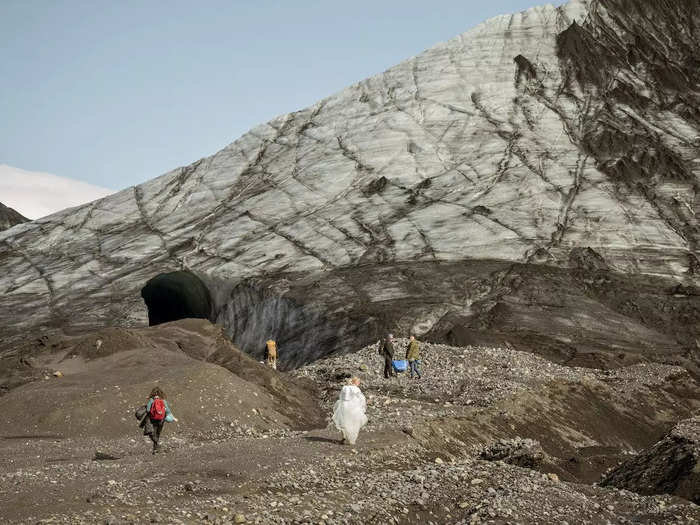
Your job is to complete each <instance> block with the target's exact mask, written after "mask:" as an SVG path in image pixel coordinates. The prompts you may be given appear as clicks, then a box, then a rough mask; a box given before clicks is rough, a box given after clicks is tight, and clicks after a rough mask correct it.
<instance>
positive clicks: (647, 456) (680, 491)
mask: <svg viewBox="0 0 700 525" xmlns="http://www.w3.org/2000/svg"><path fill="white" fill-rule="evenodd" d="M698 460H700V417H697V416H696V417H694V418H692V419H688V420H685V421H681V422H680V423H679V424H678V425H676V426H675V427H673V429H672V430H671V432H669V433H668V435H666V436H664V438H663V439H662V440H660V441H659V442H658V443H655V444H654V446H652V447H649V448H648V449H647V450H644V451H642V452H641V453H640V454H639V455H637V456H635V457H634V458H631V459H629V460H627V461H625V462H623V463H622V464H621V465H619V466H618V467H616V468H615V469H614V470H613V471H612V472H609V473H608V474H606V476H605V478H604V479H603V481H602V482H601V485H603V486H614V487H618V488H624V489H628V490H632V491H634V492H637V493H639V494H676V495H678V496H681V497H683V498H685V499H687V500H689V501H692V502H693V503H696V504H700V468H698Z"/></svg>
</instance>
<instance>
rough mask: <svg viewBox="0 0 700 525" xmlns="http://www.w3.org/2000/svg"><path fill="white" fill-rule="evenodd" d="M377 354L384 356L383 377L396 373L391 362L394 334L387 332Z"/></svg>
mask: <svg viewBox="0 0 700 525" xmlns="http://www.w3.org/2000/svg"><path fill="white" fill-rule="evenodd" d="M379 355H381V356H384V377H385V378H387V379H388V378H390V377H392V376H395V375H396V372H394V365H393V363H392V362H391V361H392V360H393V359H394V336H393V335H391V334H389V335H388V336H387V338H386V339H385V340H384V342H383V343H381V346H380V347H379Z"/></svg>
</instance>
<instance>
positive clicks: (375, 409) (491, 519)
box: [0, 320, 700, 525]
mask: <svg viewBox="0 0 700 525" xmlns="http://www.w3.org/2000/svg"><path fill="white" fill-rule="evenodd" d="M221 333H222V332H221V328H219V327H216V326H213V325H210V324H209V323H208V322H207V321H203V320H187V321H178V322H176V323H170V324H167V325H161V326H159V327H153V328H148V329H142V330H140V331H138V332H136V331H135V333H130V332H129V331H124V332H120V338H119V341H120V343H121V344H122V345H124V346H125V347H126V348H123V349H121V350H119V349H115V348H114V345H113V344H112V343H113V341H110V339H109V332H106V333H105V332H100V333H99V337H100V338H101V339H100V340H101V341H103V343H102V345H101V346H105V347H106V348H112V349H113V350H115V351H114V353H111V354H109V355H105V356H103V357H94V358H93V359H92V361H91V363H92V365H93V366H94V367H95V369H94V370H93V371H92V372H93V373H94V372H96V371H97V370H99V369H101V368H102V367H105V368H104V369H105V370H106V369H107V368H106V367H107V366H108V364H109V363H110V362H111V361H112V360H114V359H115V358H117V357H118V356H120V355H123V356H129V355H132V354H133V353H134V351H136V352H137V353H138V352H143V349H142V346H143V345H144V344H150V345H153V346H152V348H153V347H155V348H156V349H158V350H160V351H162V352H164V354H163V355H164V356H165V357H164V359H167V361H164V362H163V366H164V367H165V368H170V367H174V365H175V364H176V363H179V359H182V357H181V356H178V354H177V353H175V352H174V351H172V349H171V350H166V349H165V348H163V346H162V345H166V344H170V345H171V346H175V347H179V346H182V347H183V348H184V349H185V350H184V351H186V352H188V353H189V354H190V355H195V352H194V350H193V349H194V348H195V347H194V346H193V345H194V342H195V341H196V342H197V344H198V345H200V350H201V351H200V352H199V358H198V359H197V360H195V361H198V360H199V359H203V358H205V356H206V355H207V354H209V353H210V352H211V351H212V347H214V346H215V345H216V344H217V341H219V336H220V335H221ZM166 334H167V335H168V338H167V339H166V338H165V337H164V335H166ZM176 334H179V335H176ZM126 335H130V336H131V338H129V337H126ZM137 336H138V337H137ZM129 340H131V341H132V342H131V343H128V342H127V341H129ZM172 340H174V341H175V342H172ZM168 341H170V342H169V343H168ZM188 341H189V343H190V346H188V345H187V342H188ZM178 343H179V344H178ZM405 343H406V340H403V339H399V340H398V341H397V346H398V348H399V353H400V352H401V351H402V349H403V347H404V345H405ZM47 344H48V345H49V347H51V345H52V344H53V345H56V346H57V347H61V348H62V350H61V352H64V353H65V355H64V357H65V356H70V355H75V352H76V349H80V348H83V349H84V348H85V344H86V339H85V338H78V339H76V340H68V341H63V343H59V342H53V343H52V342H50V341H49V342H47ZM129 344H133V345H135V346H136V347H135V348H129ZM229 345H230V344H229ZM91 351H92V350H91ZM219 351H221V349H219ZM45 352H49V353H50V352H51V351H49V350H46V351H45ZM53 352H54V354H52V355H54V357H55V352H56V350H55V349H54V350H53ZM227 352H230V355H231V356H235V359H240V360H246V361H245V362H246V363H247V365H246V366H245V367H239V372H240V373H241V374H243V375H245V376H246V381H247V383H246V385H247V386H243V384H242V383H239V382H238V381H241V379H240V377H239V376H237V375H236V373H235V372H234V371H232V370H230V368H231V366H230V365H229V368H224V367H223V366H222V365H217V364H211V366H212V367H213V368H212V370H211V371H209V373H208V375H206V376H201V378H200V379H198V381H202V383H200V384H199V388H200V391H199V392H197V391H195V390H192V389H191V387H185V385H186V383H187V381H188V375H187V374H189V373H190V372H189V369H177V370H178V373H182V374H183V375H182V377H180V378H179V379H178V378H172V379H171V380H170V381H171V382H170V383H169V384H168V386H167V389H166V392H168V391H169V392H170V393H171V395H170V396H169V398H170V400H171V401H170V402H171V406H172V409H173V412H174V413H175V414H176V415H177V416H178V417H179V419H180V422H179V423H173V424H169V425H167V426H166V429H165V431H164V438H163V439H164V441H163V446H164V451H163V452H162V453H159V454H157V455H155V456H154V455H151V453H150V446H149V444H148V442H147V438H145V437H143V436H141V435H140V433H139V429H138V428H137V422H136V420H135V419H134V418H133V416H131V415H129V414H127V411H126V410H125V411H124V414H125V416H128V417H125V418H124V420H123V421H122V418H121V416H120V412H119V406H120V404H121V402H122V399H121V396H119V395H111V396H109V398H108V399H107V400H103V403H104V404H103V405H102V404H101V405H100V407H101V408H100V410H104V411H105V412H106V413H108V414H111V415H108V416H107V417H106V418H105V420H107V419H114V418H116V419H117V420H118V421H119V423H118V424H116V425H113V426H112V427H110V428H111V430H110V433H109V435H105V434H104V433H100V432H99V429H96V428H95V427H93V426H90V425H88V426H87V427H86V431H85V433H84V434H83V435H81V434H80V433H74V432H73V431H72V428H73V427H72V425H71V424H70V423H69V420H70V419H71V418H75V417H79V415H80V413H81V412H80V410H79V409H78V408H75V409H74V410H72V409H71V408H70V407H71V406H77V405H78V404H79V400H80V399H82V398H84V397H86V396H89V395H90V391H91V390H90V389H92V388H93V385H88V384H84V383H81V382H80V381H79V377H80V375H81V373H82V372H80V371H79V370H78V369H77V368H76V370H74V371H73V370H70V369H65V368H64V370H63V374H62V375H61V376H60V377H57V376H54V375H53V374H50V375H48V376H46V378H44V377H40V378H38V379H36V380H34V381H31V382H28V383H25V384H24V385H22V386H19V387H16V388H13V389H12V390H10V392H9V393H8V394H5V395H4V396H2V397H0V411H2V412H3V413H9V412H12V411H13V410H17V409H20V410H27V406H28V404H27V403H25V402H23V399H29V396H30V393H31V392H35V391H36V392H39V391H43V392H45V393H46V394H50V395H55V393H56V392H58V391H63V390H66V389H67V390H69V391H70V394H66V397H64V406H67V407H68V408H66V410H65V411H64V412H61V417H62V418H63V420H62V421H59V420H56V419H51V417H50V416H48V415H44V416H42V417H41V418H40V419H39V424H38V425H37V427H36V428H34V430H33V431H34V432H35V433H34V434H28V433H24V434H19V433H18V434H17V435H10V434H7V433H3V435H2V436H1V438H0V519H2V521H3V522H4V523H71V524H80V523H84V524H88V523H89V524H93V523H105V524H127V523H182V524H189V523H219V524H229V523H260V524H268V523H270V524H272V523H287V524H300V523H309V524H311V523H313V524H320V523H324V524H335V523H338V524H344V523H347V524H355V523H357V524H360V523H377V524H380V523H381V524H383V523H426V524H429V523H433V524H443V523H454V524H475V523H493V524H506V523H511V524H516V523H521V524H526V523H546V524H550V523H551V524H557V525H561V524H562V523H569V524H574V523H590V524H598V523H610V524H618V523H648V524H652V523H654V524H666V523H678V524H681V523H696V522H698V521H700V507H698V506H697V505H695V504H693V503H692V502H691V501H690V500H689V499H686V498H688V496H687V492H686V493H685V494H686V495H685V498H681V497H678V496H676V495H673V494H660V493H659V494H647V495H640V494H637V493H635V492H632V490H631V489H627V488H622V489H619V488H616V487H615V486H606V487H602V486H599V485H598V484H597V482H599V481H600V480H601V478H602V476H603V475H605V474H606V472H608V471H611V472H612V471H613V469H615V468H618V469H621V468H624V465H625V462H626V461H630V460H634V458H646V457H647V456H648V455H649V450H654V446H655V444H656V443H657V441H660V440H661V441H663V440H664V439H669V438H668V436H673V435H675V434H674V432H675V433H677V432H678V428H684V429H686V431H685V434H686V435H690V432H689V431H688V430H687V428H696V427H695V426H693V425H694V423H693V420H692V413H693V412H694V411H695V412H697V410H698V408H699V407H700V398H699V396H698V394H697V392H698V389H697V384H696V383H695V380H694V379H693V378H692V376H690V375H689V374H688V372H687V371H686V370H684V369H682V368H679V367H674V366H668V365H660V364H655V363H640V364H637V365H632V366H630V367H627V368H621V369H617V370H613V371H603V370H595V369H585V368H568V367H565V366H561V365H556V364H553V363H550V362H548V361H546V360H544V359H542V358H539V357H537V356H535V355H533V354H530V353H525V352H520V351H516V350H512V349H509V348H487V347H463V348H459V347H449V346H446V345H439V344H428V343H422V345H421V352H422V356H421V357H422V363H421V365H422V371H423V373H424V375H423V378H422V379H420V380H418V379H410V378H409V377H408V375H407V374H406V373H402V374H400V375H399V376H398V377H395V378H391V379H384V377H383V376H382V364H383V363H382V359H381V358H380V356H379V355H378V354H377V346H376V345H370V346H367V347H365V348H362V349H360V350H358V351H357V352H355V353H352V354H347V355H339V356H332V357H329V358H327V359H324V360H321V361H318V362H316V363H314V364H312V365H308V366H306V367H302V368H300V369H298V370H295V371H294V372H288V373H277V372H272V371H271V370H269V369H268V368H266V367H265V366H264V365H263V364H261V363H257V362H255V361H253V360H250V359H249V358H247V357H246V356H244V355H238V354H236V352H237V350H236V349H235V347H233V346H232V345H230V346H228V347H227ZM83 354H84V353H83ZM42 355H43V354H42V352H37V353H36V354H35V356H34V359H36V360H37V361H41V360H42ZM68 359H69V360H74V358H72V357H69V358H68ZM75 359H77V358H75ZM218 359H219V361H220V362H221V363H224V364H225V363H226V362H227V360H226V359H223V358H221V357H219V358H218ZM228 361H230V359H229V360H228ZM42 362H43V363H45V361H42ZM55 362H56V363H58V364H60V363H64V364H65V363H66V360H63V361H61V360H58V361H55ZM120 363H122V365H124V361H120ZM124 366H125V365H124ZM52 370H60V369H59V368H53V369H52V368H48V369H46V370H45V372H47V373H48V372H51V371H52ZM219 371H220V372H219ZM219 373H221V374H223V375H219ZM133 374H134V371H133V370H131V369H128V368H127V369H124V377H123V378H117V377H113V378H111V380H110V381H108V385H107V388H108V389H110V390H111V389H116V388H117V387H120V390H123V391H124V392H125V394H124V395H125V396H126V399H125V401H126V403H125V404H126V406H128V407H131V406H133V407H134V408H135V407H136V406H137V405H138V404H139V403H140V402H142V401H143V399H142V398H143V396H144V395H146V393H147V391H148V388H147V385H146V384H144V385H143V386H142V387H141V388H142V390H141V392H137V391H136V390H131V389H129V388H127V387H126V386H127V385H126V383H127V381H126V377H130V376H132V375H133ZM270 374H272V375H273V377H274V378H277V380H278V381H279V384H280V385H286V386H285V387H284V388H282V387H278V388H277V390H274V389H272V390H270V389H267V390H265V388H264V385H265V384H270V383H271V382H272V379H270ZM352 375H357V376H358V377H360V379H361V388H362V390H363V391H364V393H365V395H366V396H367V398H368V400H369V405H368V411H367V413H368V417H369V423H368V425H367V426H366V427H365V428H364V429H363V430H362V431H361V433H360V437H359V439H358V442H357V444H356V445H355V446H349V445H342V444H340V442H339V438H340V435H339V433H338V432H337V431H336V430H335V428H334V427H333V425H332V423H331V422H330V415H331V410H332V405H333V403H334V402H335V400H336V398H337V394H338V392H339V389H340V387H341V386H342V384H344V382H345V380H346V379H347V378H348V377H349V376H352ZM105 377H106V376H105ZM256 377H257V379H256ZM118 381H123V384H122V385H119V384H118ZM293 389H302V390H303V391H304V392H307V394H306V395H303V394H301V393H299V392H298V391H295V392H297V393H296V397H295V399H297V400H299V402H303V403H307V405H306V406H305V407H304V410H306V411H307V412H308V414H309V417H308V418H307V419H306V420H302V419H300V418H298V417H291V416H290V417H288V418H287V419H285V420H283V419H282V418H281V416H279V417H278V418H277V419H278V422H275V421H274V419H273V418H274V415H273V414H274V413H273V412H272V410H271V407H277V410H278V411H279V413H280V414H282V415H283V414H284V408H283V404H284V402H287V403H288V402H290V401H289V398H288V397H287V398H285V397H282V396H283V395H287V396H288V395H289V394H288V392H290V391H293ZM127 392H128V393H127ZM253 392H254V393H257V395H255V394H254V393H253ZM202 393H204V394H205V395H206V396H210V398H207V397H204V396H203V395H202ZM285 393H287V394H285ZM32 395H33V396H34V397H32V399H33V400H35V401H33V403H36V402H37V401H36V400H37V399H40V397H38V394H36V393H35V394H32ZM237 398H240V399H243V400H245V402H244V403H240V404H239V403H238V402H237V401H236V399H237ZM109 399H112V402H113V403H112V405H111V406H110V401H109ZM223 400H225V403H222V401H223ZM302 400H303V401H302ZM279 401H282V405H280V404H279V403H278V402H279ZM115 405H116V406H115ZM224 405H230V406H227V407H224ZM194 408H196V409H197V411H198V412H199V413H200V415H201V416H202V417H200V419H198V420H197V424H196V425H195V424H192V423H191V422H190V421H188V419H190V418H193V417H194V416H193V414H194V413H195V410H194ZM315 413H319V414H321V417H320V419H314V416H313V414H315ZM324 418H325V421H324V420H323V419H324ZM593 419H595V420H597V422H595V423H592V422H591V421H592V420H593ZM682 420H685V421H686V422H685V423H682V424H680V427H679V426H677V424H678V422H679V421H682ZM208 422H209V423H208ZM674 427H675V428H676V429H675V430H673V431H672V429H674ZM667 435H668V436H667ZM665 436H667V437H665ZM696 438H697V435H696ZM686 448H688V447H686ZM688 450H690V451H691V452H690V457H691V458H692V457H694V458H695V461H697V455H696V456H692V450H697V449H692V446H691V447H690V448H688ZM640 453H641V454H640ZM637 454H640V455H639V456H637ZM664 461H670V460H668V458H666V457H664ZM684 461H686V467H687V461H688V458H687V457H685V459H684ZM693 468H695V467H693ZM681 470H682V469H681ZM686 470H687V468H686ZM690 470H691V471H692V470H693V469H692V468H691V469H690ZM683 475H684V474H683V473H682V472H681V474H680V476H681V478H682V476H683ZM686 475H687V472H686ZM684 479H685V481H684ZM684 479H680V478H679V479H677V480H676V481H677V482H678V483H679V484H683V483H684V482H686V488H687V479H691V478H687V477H686V478H684ZM647 492H648V491H647Z"/></svg>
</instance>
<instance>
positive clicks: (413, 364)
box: [406, 335, 421, 379]
mask: <svg viewBox="0 0 700 525" xmlns="http://www.w3.org/2000/svg"><path fill="white" fill-rule="evenodd" d="M419 358H420V353H419V348H418V341H416V336H414V335H412V336H411V339H410V341H409V342H408V346H407V347H406V359H407V360H408V366H409V368H410V370H411V379H413V373H414V372H415V374H416V376H417V377H418V379H420V378H421V374H420V370H418V365H420V359H419Z"/></svg>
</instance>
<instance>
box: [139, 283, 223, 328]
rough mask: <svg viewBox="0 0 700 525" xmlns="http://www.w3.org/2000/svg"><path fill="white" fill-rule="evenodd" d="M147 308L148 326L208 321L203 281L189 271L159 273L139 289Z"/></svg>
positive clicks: (207, 296) (208, 302) (208, 304)
mask: <svg viewBox="0 0 700 525" xmlns="http://www.w3.org/2000/svg"><path fill="white" fill-rule="evenodd" d="M141 297H143V300H144V302H145V303H146V307H147V308H148V325H149V326H155V325H158V324H162V323H167V322H169V321H177V320H178V319H191V318H197V319H210V318H211V313H212V299H211V294H210V293H209V289H208V288H207V287H206V285H205V284H204V282H202V280H201V279H200V278H199V277H197V276H196V275H195V274H193V273H192V272H188V271H177V272H170V273H161V274H159V275H156V276H155V277H153V278H152V279H150V280H149V281H148V282H147V283H146V285H145V286H144V287H143V288H142V289H141Z"/></svg>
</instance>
